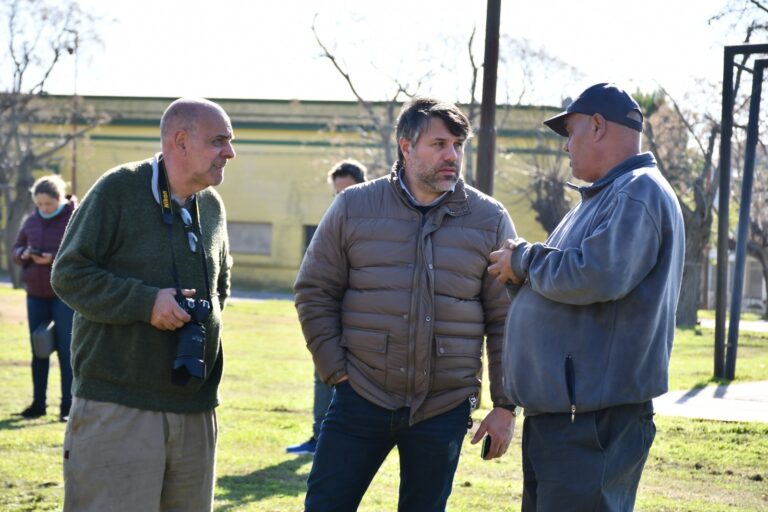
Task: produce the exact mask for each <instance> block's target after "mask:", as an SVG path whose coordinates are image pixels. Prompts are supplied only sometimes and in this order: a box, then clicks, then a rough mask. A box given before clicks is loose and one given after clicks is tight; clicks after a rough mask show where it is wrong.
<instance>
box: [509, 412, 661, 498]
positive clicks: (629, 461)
mask: <svg viewBox="0 0 768 512" xmlns="http://www.w3.org/2000/svg"><path fill="white" fill-rule="evenodd" d="M655 435H656V426H655V425H654V423H653V404H651V402H645V403H642V404H630V405H620V406H616V407H609V408H607V409H601V410H599V411H594V412H588V413H582V414H577V415H576V418H575V421H573V422H571V415H570V414H541V415H536V416H526V418H525V422H524V423H523V506H522V510H523V512H534V511H541V512H548V511H550V510H593V511H595V512H608V511H610V512H631V511H632V510H633V508H634V504H635V496H636V495H637V485H638V483H639V482H640V476H641V474H642V472H643V466H644V465H645V461H646V459H647V458H648V452H649V450H650V449H651V444H653V439H654V437H655Z"/></svg>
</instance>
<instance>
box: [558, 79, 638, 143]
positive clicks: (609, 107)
mask: <svg viewBox="0 0 768 512" xmlns="http://www.w3.org/2000/svg"><path fill="white" fill-rule="evenodd" d="M631 112H637V113H638V114H639V115H640V121H637V120H636V119H632V118H631V117H629V115H630V113H631ZM569 114H586V115H588V116H591V115H593V114H602V116H603V117H604V118H606V119H607V120H608V121H612V122H614V123H619V124H623V125H624V126H628V127H630V128H632V129H633V130H637V131H639V132H642V131H643V113H642V112H640V105H638V104H637V102H636V101H635V100H634V99H633V98H632V96H630V95H629V94H627V92H626V91H624V90H623V89H620V88H618V87H617V86H616V85H615V84H609V83H602V84H595V85H593V86H592V87H589V88H588V89H587V90H585V91H584V92H582V93H581V94H580V95H579V97H578V98H576V101H574V102H572V103H571V104H570V105H568V107H567V108H566V109H565V111H563V112H560V113H559V114H557V115H556V116H554V117H550V118H549V119H547V120H546V121H544V124H545V125H547V126H549V127H550V128H551V129H552V130H554V131H555V132H557V133H558V134H560V135H562V136H563V137H567V136H568V132H567V131H566V129H565V118H566V117H567V116H568V115H569Z"/></svg>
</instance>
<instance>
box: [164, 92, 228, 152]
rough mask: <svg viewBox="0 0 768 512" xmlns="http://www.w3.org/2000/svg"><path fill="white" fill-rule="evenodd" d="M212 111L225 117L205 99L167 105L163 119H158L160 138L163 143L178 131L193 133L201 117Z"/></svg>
mask: <svg viewBox="0 0 768 512" xmlns="http://www.w3.org/2000/svg"><path fill="white" fill-rule="evenodd" d="M212 111H215V112H218V113H220V114H222V115H223V116H225V117H227V114H226V113H225V112H224V109H222V108H221V107H220V106H219V105H217V104H216V103H214V102H212V101H210V100H206V99H205V98H179V99H177V100H176V101H174V102H173V103H171V104H170V105H168V108H166V109H165V112H163V117H161V118H160V137H161V139H162V140H163V143H165V142H166V140H168V139H169V138H172V137H173V136H174V134H175V133H176V132H177V131H179V130H183V131H185V132H193V131H194V130H195V128H196V127H197V124H198V121H199V119H200V118H201V116H203V115H204V114H207V113H210V112H212Z"/></svg>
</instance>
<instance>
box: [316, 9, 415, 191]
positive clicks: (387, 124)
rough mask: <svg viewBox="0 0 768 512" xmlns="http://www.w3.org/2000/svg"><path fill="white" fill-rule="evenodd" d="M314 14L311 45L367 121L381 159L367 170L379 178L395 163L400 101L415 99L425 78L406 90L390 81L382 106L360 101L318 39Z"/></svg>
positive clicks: (348, 78)
mask: <svg viewBox="0 0 768 512" xmlns="http://www.w3.org/2000/svg"><path fill="white" fill-rule="evenodd" d="M316 21H317V14H315V19H314V21H313V22H312V33H313V34H314V35H315V41H317V44H318V46H320V49H321V50H322V56H323V57H324V58H326V59H328V60H329V61H330V62H331V64H333V67H334V68H335V69H336V71H338V72H339V74H340V75H341V76H342V78H344V80H345V81H346V82H347V85H348V86H349V89H350V91H351V92H352V94H353V95H354V97H355V99H356V100H357V102H358V104H359V105H360V106H361V107H362V108H363V110H364V111H365V114H366V116H367V118H368V121H369V122H370V123H371V125H372V126H373V134H374V137H375V138H376V139H378V142H379V143H380V144H381V147H382V155H381V157H380V158H377V157H375V156H374V160H373V162H372V163H371V164H370V165H369V170H370V171H371V174H372V175H374V176H380V175H382V174H385V173H386V172H387V171H388V170H389V167H390V165H392V163H393V162H394V161H395V160H397V151H396V143H395V140H394V130H395V121H396V120H397V114H398V113H399V109H400V105H401V104H402V99H401V98H403V97H405V98H411V97H413V96H414V95H415V92H416V91H418V90H419V88H420V86H421V82H422V80H424V79H425V78H426V77H428V76H429V75H428V74H427V75H425V76H424V77H421V78H419V79H418V80H417V83H416V85H415V86H413V87H410V86H409V85H408V84H407V83H405V82H401V81H399V80H396V79H395V80H393V82H394V85H395V88H394V89H395V90H394V93H392V94H391V95H390V97H389V99H387V100H386V101H384V102H381V104H382V106H380V107H378V108H377V105H376V104H375V103H373V102H371V101H369V100H367V99H366V98H364V97H363V96H362V95H361V94H360V92H359V91H358V89H357V87H356V86H355V82H354V80H353V79H352V76H351V74H350V73H349V72H348V71H347V70H346V69H345V68H344V66H343V65H342V64H341V63H340V62H339V58H338V57H337V55H336V54H335V53H334V52H332V51H331V50H330V49H329V48H328V46H327V45H326V44H325V43H324V42H323V41H322V39H320V35H319V34H318V32H317V27H316ZM360 129H361V133H362V135H363V137H368V133H367V132H366V131H365V128H364V127H362V126H361V127H360Z"/></svg>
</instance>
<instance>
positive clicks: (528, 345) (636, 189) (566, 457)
mask: <svg viewBox="0 0 768 512" xmlns="http://www.w3.org/2000/svg"><path fill="white" fill-rule="evenodd" d="M642 121H643V117H642V114H641V112H640V108H639V106H638V104H637V102H636V101H635V100H634V99H632V97H631V96H629V95H628V94H627V93H626V92H624V91H623V90H621V89H619V88H618V87H616V86H615V85H613V84H597V85H594V86H592V87H590V88H588V89H587V90H585V91H584V92H583V93H582V94H581V96H579V97H578V98H577V99H576V101H574V102H573V103H571V105H570V106H568V108H567V109H566V110H565V112H562V113H560V114H558V115H557V116H554V117H553V118H551V119H548V120H547V121H545V124H546V125H547V126H549V127H550V128H551V129H552V130H554V131H555V132H557V133H558V134H560V135H562V136H564V137H568V142H567V144H566V146H565V150H566V151H567V152H568V154H569V156H570V159H571V169H572V172H573V175H574V177H576V178H578V179H580V180H583V181H585V182H587V183H590V184H591V185H590V186H585V187H578V188H577V189H578V190H579V192H580V193H581V202H580V203H579V204H578V205H576V207H575V208H573V209H572V210H571V211H570V212H569V213H568V214H567V215H566V216H565V218H564V219H563V220H562V221H561V222H560V224H559V225H558V226H557V228H555V230H554V231H553V232H552V234H551V235H550V237H549V239H548V240H547V242H546V244H541V243H537V244H530V243H528V242H526V241H525V240H523V239H520V238H519V239H516V240H509V241H507V243H506V244H505V247H504V248H502V249H501V250H499V251H496V252H494V253H492V254H491V261H493V262H494V263H493V264H492V265H491V266H490V267H489V268H488V271H489V273H490V274H492V275H495V276H497V277H498V279H499V281H501V282H511V283H512V286H511V289H512V293H513V294H515V296H514V298H513V300H512V305H511V307H510V310H509V314H508V317H507V330H506V337H505V345H504V371H505V389H506V391H507V395H508V396H509V397H510V399H512V400H513V401H514V402H515V403H517V404H519V405H521V406H523V407H525V411H526V419H525V423H524V426H523V474H524V492H523V510H524V511H534V510H539V511H549V510H610V511H629V510H632V508H633V506H634V501H635V495H636V493H637V486H638V483H639V481H640V475H641V473H642V470H643V466H644V464H645V460H646V458H647V457H648V451H649V450H650V447H651V443H652V442H653V438H654V435H655V432H656V428H655V426H654V424H653V405H652V403H651V399H652V398H654V397H656V396H659V395H661V394H662V393H664V392H665V391H666V390H667V370H668V366H669V357H670V352H671V350H672V340H673V337H674V332H675V311H676V309H677V300H678V296H679V293H680V283H681V279H682V272H683V254H684V250H685V233H684V228H683V218H682V214H681V212H680V207H679V205H678V202H677V199H676V196H675V193H674V192H673V190H672V188H671V187H670V185H669V183H668V182H667V180H666V179H665V178H664V177H663V176H662V175H661V173H660V172H659V170H658V169H657V168H656V162H655V160H654V158H653V156H652V155H651V154H650V153H640V136H641V133H642V129H643V128H642V126H643V125H642Z"/></svg>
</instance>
